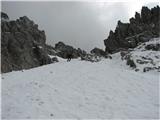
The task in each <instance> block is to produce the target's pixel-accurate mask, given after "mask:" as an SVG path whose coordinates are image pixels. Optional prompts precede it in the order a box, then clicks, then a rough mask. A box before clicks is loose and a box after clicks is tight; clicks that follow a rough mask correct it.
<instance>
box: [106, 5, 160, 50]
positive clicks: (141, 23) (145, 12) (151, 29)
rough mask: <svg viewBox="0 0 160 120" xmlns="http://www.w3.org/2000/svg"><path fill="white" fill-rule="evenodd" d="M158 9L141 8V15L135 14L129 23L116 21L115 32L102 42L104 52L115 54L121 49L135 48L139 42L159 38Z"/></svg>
mask: <svg viewBox="0 0 160 120" xmlns="http://www.w3.org/2000/svg"><path fill="white" fill-rule="evenodd" d="M159 16H160V8H159V6H156V7H154V8H151V9H149V8H148V7H145V6H144V7H142V10H141V13H137V12H136V13H135V17H132V18H130V23H122V22H121V21H118V23H117V27H116V29H115V31H112V30H111V31H110V33H109V36H108V38H107V39H105V40H104V45H105V52H107V53H115V52H118V51H120V50H121V49H128V48H135V47H136V46H137V45H138V44H139V43H141V42H147V41H149V40H150V39H151V38H155V37H159V36H160V33H159V31H160V26H159V25H160V19H159Z"/></svg>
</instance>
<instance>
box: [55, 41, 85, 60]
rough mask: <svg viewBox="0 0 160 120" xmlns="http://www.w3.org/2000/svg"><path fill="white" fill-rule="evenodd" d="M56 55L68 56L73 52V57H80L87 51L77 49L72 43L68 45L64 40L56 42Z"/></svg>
mask: <svg viewBox="0 0 160 120" xmlns="http://www.w3.org/2000/svg"><path fill="white" fill-rule="evenodd" d="M54 49H55V51H56V55H57V56H59V57H62V58H67V55H68V54H72V57H73V58H78V57H81V56H85V55H86V51H84V50H81V49H80V48H78V49H76V48H74V47H72V46H70V45H66V44H64V43H63V42H58V43H56V44H55V48H54Z"/></svg>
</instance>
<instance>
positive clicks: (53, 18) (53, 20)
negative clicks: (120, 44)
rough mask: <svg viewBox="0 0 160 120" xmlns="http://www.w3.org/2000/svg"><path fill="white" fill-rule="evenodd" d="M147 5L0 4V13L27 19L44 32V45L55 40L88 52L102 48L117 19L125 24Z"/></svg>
mask: <svg viewBox="0 0 160 120" xmlns="http://www.w3.org/2000/svg"><path fill="white" fill-rule="evenodd" d="M143 5H146V6H149V7H153V6H155V5H157V3H146V2H138V3H137V2H134V3H133V2H55V1H48V2H44V1H43V2H33V1H30V2H24V1H23V2H18V1H17V2H16V1H14V2H11V1H10V2H9V1H8V2H7V1H3V2H2V11H3V12H5V13H7V14H8V16H9V17H10V19H12V20H15V19H17V18H19V17H21V16H24V15H25V16H28V17H29V18H30V19H31V20H33V21H34V22H35V23H36V24H38V25H39V29H41V30H44V31H45V34H46V39H47V44H50V45H53V46H54V45H55V43H57V42H58V41H62V42H64V43H66V44H70V45H72V46H74V47H76V48H78V47H79V48H82V49H84V50H87V51H90V50H91V49H93V48H94V47H99V48H102V49H104V44H103V40H104V39H106V38H107V37H108V33H109V31H110V30H114V29H115V27H116V24H117V21H118V20H121V21H122V22H128V20H129V18H130V17H132V16H134V13H135V11H138V12H139V11H140V9H141V7H142V6H143Z"/></svg>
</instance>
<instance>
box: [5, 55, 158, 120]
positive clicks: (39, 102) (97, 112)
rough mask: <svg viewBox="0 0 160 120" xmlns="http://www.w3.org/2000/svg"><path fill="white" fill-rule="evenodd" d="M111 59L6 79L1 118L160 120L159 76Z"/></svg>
mask: <svg viewBox="0 0 160 120" xmlns="http://www.w3.org/2000/svg"><path fill="white" fill-rule="evenodd" d="M112 57H113V59H112V60H110V59H103V60H102V61H100V62H97V63H91V62H86V61H80V60H79V59H75V60H72V61H71V62H66V60H63V59H61V60H60V62H58V63H54V64H50V65H46V66H42V67H38V68H34V69H30V70H24V71H17V72H11V73H6V74H2V118H3V119H24V118H32V119H52V118H76V119H81V118H88V119H89V118H90V119H91V118H94V119H98V118H115V119H116V118H119V119H124V118H129V119H132V118H133V119H136V118H137V119H142V118H143V119H151V118H153V119H154V118H157V119H158V114H159V111H158V110H159V99H158V96H159V73H158V72H156V73H142V72H135V71H134V70H132V69H131V68H129V67H128V66H125V65H124V64H125V63H124V62H120V61H119V60H120V55H119V53H117V54H114V55H113V56H112Z"/></svg>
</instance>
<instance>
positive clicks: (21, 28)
mask: <svg viewBox="0 0 160 120" xmlns="http://www.w3.org/2000/svg"><path fill="white" fill-rule="evenodd" d="M1 19H2V23H1V72H2V73H4V72H10V71H13V70H21V69H29V68H33V67H37V66H40V65H44V64H49V63H51V62H52V60H51V59H50V57H49V56H48V53H47V50H46V47H45V46H46V44H45V42H46V36H45V32H44V31H41V30H39V29H38V25H37V24H35V23H34V22H33V21H32V20H30V19H29V18H28V17H26V16H24V17H20V18H19V19H17V20H12V21H11V20H9V17H8V15H7V14H5V13H1Z"/></svg>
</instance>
